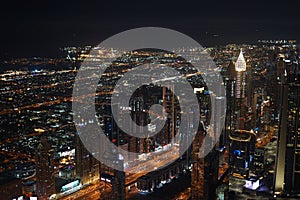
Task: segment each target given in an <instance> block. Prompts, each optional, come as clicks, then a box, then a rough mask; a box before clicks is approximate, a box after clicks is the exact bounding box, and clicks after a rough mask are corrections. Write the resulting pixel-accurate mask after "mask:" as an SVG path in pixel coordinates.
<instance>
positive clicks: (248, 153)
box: [229, 130, 256, 178]
mask: <svg viewBox="0 0 300 200" xmlns="http://www.w3.org/2000/svg"><path fill="white" fill-rule="evenodd" d="M229 142H230V147H229V165H230V167H231V174H232V175H233V176H235V177H238V178H248V177H249V172H250V169H251V168H252V165H253V157H254V152H255V142H256V136H255V133H253V132H250V131H245V130H236V131H234V132H233V133H231V134H230V135H229Z"/></svg>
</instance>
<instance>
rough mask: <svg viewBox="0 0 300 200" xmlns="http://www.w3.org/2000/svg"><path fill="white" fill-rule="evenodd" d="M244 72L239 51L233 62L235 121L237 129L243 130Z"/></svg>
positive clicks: (242, 60)
mask: <svg viewBox="0 0 300 200" xmlns="http://www.w3.org/2000/svg"><path fill="white" fill-rule="evenodd" d="M246 70H247V65H246V61H245V58H244V55H243V51H242V49H241V51H240V54H239V57H238V59H237V60H236V62H235V71H236V79H235V98H236V119H237V127H236V128H237V129H245V115H246V105H247V98H246V82H247V81H246Z"/></svg>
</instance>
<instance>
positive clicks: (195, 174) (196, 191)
mask: <svg viewBox="0 0 300 200" xmlns="http://www.w3.org/2000/svg"><path fill="white" fill-rule="evenodd" d="M204 136H205V131H204V129H203V128H202V130H199V131H198V133H197V135H196V136H195V139H194V141H193V144H192V173H191V177H192V180H191V186H192V187H191V188H192V190H191V197H192V200H198V199H204V200H210V199H215V198H216V187H217V179H218V165H219V156H218V153H217V151H216V150H215V148H213V149H212V150H211V152H210V153H209V154H208V155H206V156H205V157H204V156H203V153H204V152H201V146H202V145H211V144H210V143H211V142H212V140H211V138H209V139H207V138H206V139H205V143H203V142H204Z"/></svg>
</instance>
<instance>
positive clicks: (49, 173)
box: [36, 137, 55, 199]
mask: <svg viewBox="0 0 300 200" xmlns="http://www.w3.org/2000/svg"><path fill="white" fill-rule="evenodd" d="M36 183H37V195H38V197H39V199H48V198H49V197H50V196H51V195H52V194H54V193H55V180H54V165H53V150H51V148H50V145H49V143H48V141H47V138H46V137H42V138H41V141H40V143H39V144H38V146H37V151H36Z"/></svg>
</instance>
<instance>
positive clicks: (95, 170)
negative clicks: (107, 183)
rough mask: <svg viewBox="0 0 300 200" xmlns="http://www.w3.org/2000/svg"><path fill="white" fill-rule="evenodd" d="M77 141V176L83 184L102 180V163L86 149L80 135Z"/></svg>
mask: <svg viewBox="0 0 300 200" xmlns="http://www.w3.org/2000/svg"><path fill="white" fill-rule="evenodd" d="M75 140H76V144H75V145H76V147H75V149H76V151H75V154H76V176H77V178H79V179H80V180H81V184H82V185H85V184H89V183H92V182H94V181H97V180H99V179H100V163H99V161H98V160H97V159H96V158H94V157H93V155H92V154H91V153H90V152H89V151H88V150H87V149H86V148H85V147H84V145H83V143H82V142H81V140H80V138H79V136H78V135H76V137H75Z"/></svg>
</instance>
